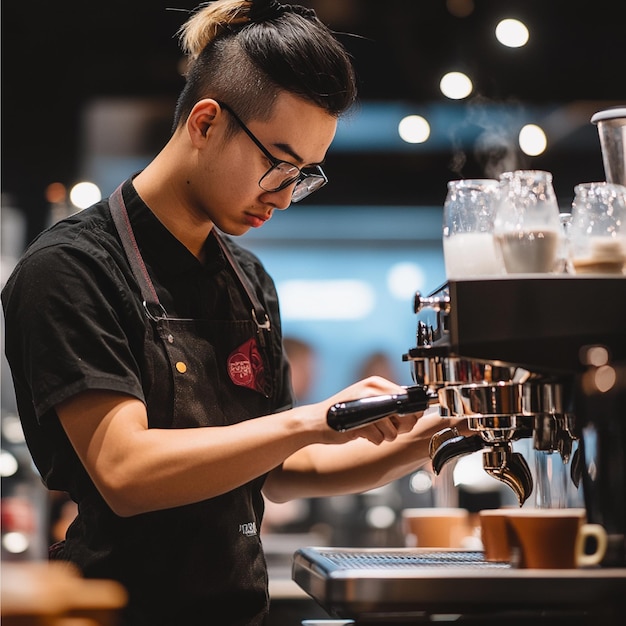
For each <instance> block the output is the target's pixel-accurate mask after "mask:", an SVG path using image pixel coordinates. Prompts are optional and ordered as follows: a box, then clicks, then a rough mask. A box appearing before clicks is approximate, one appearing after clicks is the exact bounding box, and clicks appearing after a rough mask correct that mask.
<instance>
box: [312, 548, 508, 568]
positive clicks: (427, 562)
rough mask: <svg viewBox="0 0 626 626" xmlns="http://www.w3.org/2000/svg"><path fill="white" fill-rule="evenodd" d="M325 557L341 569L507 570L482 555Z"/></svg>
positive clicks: (329, 554) (349, 554) (342, 554)
mask: <svg viewBox="0 0 626 626" xmlns="http://www.w3.org/2000/svg"><path fill="white" fill-rule="evenodd" d="M324 557H325V558H326V559H328V560H329V561H331V562H332V563H333V564H334V565H335V566H337V567H338V568H340V569H398V568H400V569H404V568H411V567H429V566H431V567H447V566H458V565H462V566H464V567H478V568H494V567H495V568H503V569H508V568H510V565H509V564H508V563H494V562H487V561H485V560H484V559H483V553H482V552H454V551H446V552H427V553H420V554H407V553H394V552H375V553H373V552H352V551H351V552H341V551H332V552H327V553H325V554H324Z"/></svg>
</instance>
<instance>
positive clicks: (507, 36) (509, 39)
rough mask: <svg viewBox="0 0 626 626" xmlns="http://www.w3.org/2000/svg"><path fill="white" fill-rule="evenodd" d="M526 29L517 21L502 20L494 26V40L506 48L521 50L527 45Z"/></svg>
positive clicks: (527, 35)
mask: <svg viewBox="0 0 626 626" xmlns="http://www.w3.org/2000/svg"><path fill="white" fill-rule="evenodd" d="M528 37H529V34H528V28H526V25H525V24H523V23H522V22H520V21H519V20H514V19H506V20H502V21H501V22H500V23H499V24H498V25H497V26H496V38H497V40H498V41H499V42H500V43H501V44H502V45H503V46H507V47H508V48H521V47H522V46H525V45H526V44H527V43H528Z"/></svg>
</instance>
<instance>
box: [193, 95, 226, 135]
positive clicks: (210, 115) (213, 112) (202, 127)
mask: <svg viewBox="0 0 626 626" xmlns="http://www.w3.org/2000/svg"><path fill="white" fill-rule="evenodd" d="M220 112H221V109H220V107H219V105H218V104H217V102H216V101H215V100H212V99H210V98H205V99H204V100H199V101H198V102H196V104H195V105H194V107H193V109H192V110H191V113H190V114H189V117H188V118H187V132H188V134H189V138H190V139H191V142H192V143H193V144H194V145H195V146H197V147H200V146H201V145H203V144H204V143H205V142H206V139H207V138H208V136H209V131H210V129H211V127H212V125H213V123H214V122H215V121H216V118H217V117H218V115H219V113H220Z"/></svg>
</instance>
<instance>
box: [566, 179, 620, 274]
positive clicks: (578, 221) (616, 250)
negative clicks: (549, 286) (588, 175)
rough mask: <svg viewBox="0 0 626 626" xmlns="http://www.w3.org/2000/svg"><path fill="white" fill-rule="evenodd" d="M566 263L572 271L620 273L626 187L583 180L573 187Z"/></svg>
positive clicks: (580, 272)
mask: <svg viewBox="0 0 626 626" xmlns="http://www.w3.org/2000/svg"><path fill="white" fill-rule="evenodd" d="M569 265H570V271H572V272H573V273H575V274H622V273H623V272H624V270H625V269H626V187H624V186H623V185H618V184H614V183H607V182H596V183H582V184H580V185H576V187H574V201H573V203H572V219H571V221H570V225H569Z"/></svg>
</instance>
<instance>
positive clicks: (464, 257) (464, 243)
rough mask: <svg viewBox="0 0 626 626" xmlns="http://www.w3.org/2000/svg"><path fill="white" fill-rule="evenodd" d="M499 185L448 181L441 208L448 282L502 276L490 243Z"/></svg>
mask: <svg viewBox="0 0 626 626" xmlns="http://www.w3.org/2000/svg"><path fill="white" fill-rule="evenodd" d="M498 193H499V183H498V181H497V180H495V179H491V178H480V179H467V180H451V181H449V182H448V193H447V196H446V200H445V202H444V205H443V256H444V261H445V266H446V276H447V277H448V279H452V280H456V279H459V278H475V277H480V276H490V275H491V276H493V275H498V274H502V263H501V261H500V259H499V258H498V255H497V253H496V248H495V244H494V241H493V221H494V217H495V211H496V208H497V201H498Z"/></svg>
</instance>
